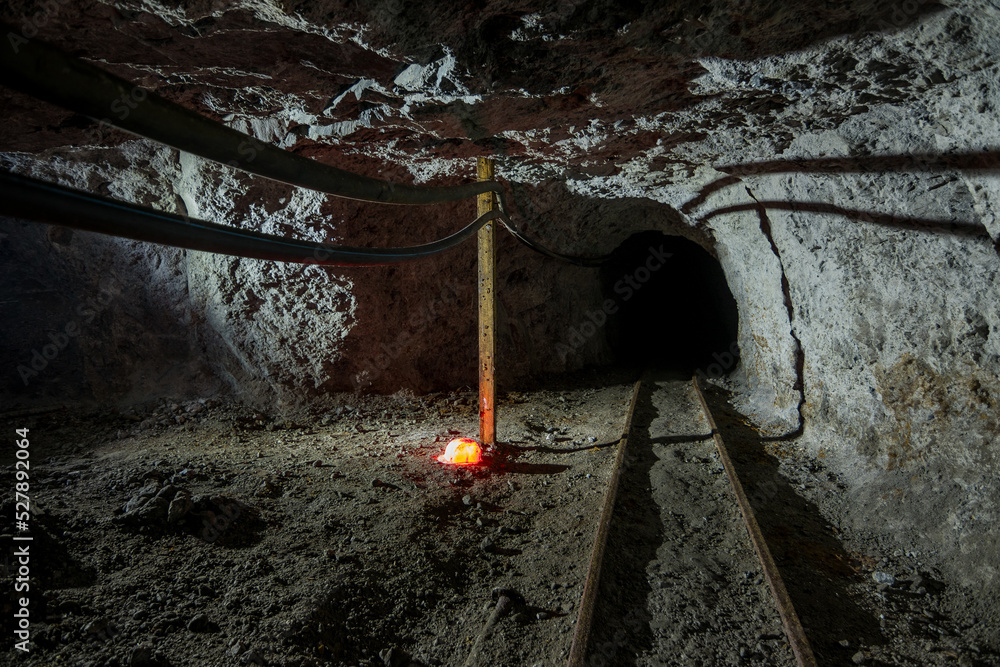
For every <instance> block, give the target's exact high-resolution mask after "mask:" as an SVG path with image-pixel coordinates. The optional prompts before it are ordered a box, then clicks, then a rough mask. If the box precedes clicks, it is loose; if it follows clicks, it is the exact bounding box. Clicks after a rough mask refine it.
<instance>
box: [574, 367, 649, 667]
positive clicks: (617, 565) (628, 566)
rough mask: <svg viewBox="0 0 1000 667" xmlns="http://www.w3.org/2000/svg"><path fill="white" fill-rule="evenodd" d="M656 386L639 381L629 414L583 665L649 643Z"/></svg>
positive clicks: (617, 660)
mask: <svg viewBox="0 0 1000 667" xmlns="http://www.w3.org/2000/svg"><path fill="white" fill-rule="evenodd" d="M655 390H656V387H655V385H653V384H652V383H650V382H645V381H644V382H643V384H642V386H641V387H640V389H639V396H638V398H637V400H636V405H635V411H634V413H633V415H632V428H631V430H630V432H629V436H628V437H629V442H628V456H627V459H628V463H627V464H626V465H625V466H623V468H622V471H621V478H620V480H619V487H618V494H617V498H616V502H615V509H614V517H613V518H612V520H611V526H610V528H609V531H608V542H607V543H608V546H609V548H608V551H607V552H606V554H605V557H604V562H603V566H602V568H601V581H600V587H599V589H598V597H597V603H596V604H595V607H594V625H593V626H592V628H591V635H590V640H589V642H588V651H587V653H588V661H587V664H588V665H628V664H631V663H630V662H629V657H630V656H634V655H636V654H638V653H642V652H645V651H648V650H650V649H651V648H652V647H653V641H654V637H653V632H652V629H651V627H650V621H651V620H652V616H651V615H650V613H649V611H648V609H647V607H646V599H647V598H648V596H649V593H650V591H651V590H652V589H651V587H650V585H649V581H648V579H647V575H646V566H647V564H648V563H650V562H651V561H653V560H655V559H656V550H657V547H658V546H659V545H660V544H661V543H662V541H663V533H664V531H663V522H662V520H661V519H660V508H659V506H658V505H657V503H656V501H655V499H654V498H653V492H652V489H651V488H650V485H649V478H650V471H651V470H652V468H653V466H654V465H655V464H656V462H657V460H658V459H657V456H656V454H655V453H654V451H653V447H652V443H651V442H650V438H649V428H648V427H649V425H650V423H651V422H652V421H653V419H655V418H656V416H657V415H658V411H657V409H656V408H655V407H654V406H653V401H652V397H653V392H654V391H655ZM622 545H628V548H622Z"/></svg>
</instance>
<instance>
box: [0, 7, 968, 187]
mask: <svg viewBox="0 0 1000 667" xmlns="http://www.w3.org/2000/svg"><path fill="white" fill-rule="evenodd" d="M360 5H365V6H360ZM904 5H905V6H901V7H895V6H890V7H888V8H886V7H885V3H877V2H871V1H867V2H847V3H791V2H760V3H747V2H741V3H737V2H724V1H715V2H708V3H706V2H702V1H699V2H683V3H640V2H632V3H617V2H600V1H596V2H562V3H538V2H523V3H516V2H498V3H483V4H482V5H479V4H475V3H469V4H463V3H447V2H436V3H406V2H401V1H400V0H393V1H391V2H375V3H354V2H344V3H340V2H307V3H276V2H266V1H263V0H253V1H247V2H239V3H218V2H212V3H200V2H196V3H184V4H183V5H181V6H175V5H173V4H169V3H157V2H125V3H113V4H112V3H102V2H64V3H59V2H53V3H51V4H48V5H46V4H42V5H41V6H39V3H17V2H15V3H10V4H8V6H7V8H6V9H5V10H4V12H3V19H4V20H6V21H7V22H8V23H11V24H13V25H15V26H18V27H21V29H22V32H23V33H24V34H32V33H33V28H35V27H37V35H38V37H39V38H41V39H44V40H46V41H49V42H50V43H53V44H56V45H58V46H61V47H63V48H65V49H67V50H70V51H72V52H73V53H75V54H77V55H80V56H83V57H86V58H88V59H92V60H94V61H96V62H98V63H101V64H103V65H105V66H106V67H108V68H109V69H111V70H112V71H114V72H115V73H117V74H119V75H121V76H124V77H126V78H127V79H129V80H132V81H135V82H136V83H139V84H141V85H143V86H146V87H148V88H150V89H153V90H156V91H157V92H159V93H161V94H163V95H165V96H167V97H169V98H171V99H173V100H175V101H178V102H180V103H182V104H184V105H186V106H190V107H192V108H195V109H198V110H199V111H201V112H203V113H205V114H208V115H210V116H213V117H216V118H218V119H221V120H225V121H226V122H228V123H230V124H231V125H234V126H236V127H241V128H242V129H246V130H250V131H252V132H253V133H255V134H257V135H258V136H260V138H262V139H267V140H270V141H274V142H276V143H279V144H280V145H282V146H285V147H289V148H292V149H294V150H295V151H297V152H300V153H303V154H306V155H310V156H314V157H316V158H318V159H323V160H329V161H331V162H343V161H344V160H347V161H348V162H351V163H353V162H364V161H365V160H364V158H366V157H371V158H377V159H379V160H382V159H390V160H395V161H402V162H405V163H406V164H408V165H410V168H411V171H413V172H414V175H415V176H416V177H417V178H418V179H420V178H427V177H430V176H434V175H438V174H439V173H440V172H441V171H442V170H444V171H447V170H446V169H443V168H442V167H441V166H440V165H436V164H434V163H433V159H434V158H449V159H450V158H456V157H468V156H472V155H477V154H482V153H483V152H489V153H493V154H501V155H507V156H510V157H511V158H513V159H514V161H515V162H516V163H517V164H518V166H519V167H521V168H532V169H534V170H535V173H537V174H539V175H542V174H547V173H552V172H553V171H554V172H557V173H558V172H562V171H564V170H566V169H569V170H571V173H572V174H577V175H580V176H609V175H613V174H618V173H621V172H622V171H623V170H628V169H634V168H639V167H641V168H642V169H644V170H646V171H649V172H652V173H653V174H658V175H659V178H660V179H661V180H663V181H667V182H670V181H673V180H678V179H683V178H684V177H685V176H686V175H689V174H690V172H691V171H692V170H695V169H697V167H698V166H700V165H701V164H704V163H705V162H706V161H708V160H710V159H711V157H712V156H710V155H698V156H695V155H686V154H685V151H683V150H681V151H675V150H674V149H676V148H678V147H683V146H684V145H685V144H690V143H691V142H693V141H697V140H700V139H704V138H705V137H706V136H709V135H712V134H717V133H738V134H743V135H746V138H745V141H746V142H747V143H751V142H752V141H753V139H754V138H757V139H764V138H766V139H767V141H769V142H771V144H772V150H774V151H775V152H780V150H782V148H783V147H787V146H788V144H789V143H790V141H791V139H792V135H793V133H794V132H796V131H797V130H801V129H807V128H813V129H817V128H824V127H831V126H833V125H835V124H837V123H839V122H840V121H842V120H843V119H844V118H845V117H847V116H849V115H852V114H857V113H859V112H863V111H865V110H867V108H868V105H871V104H873V103H879V104H885V103H892V102H901V101H903V100H905V99H907V98H908V97H910V96H912V94H913V92H914V91H919V90H921V89H926V88H927V87H929V86H933V85H937V84H941V83H944V82H945V81H947V80H948V79H950V78H953V76H954V74H952V73H949V72H942V71H941V70H940V69H939V68H938V67H937V66H936V65H935V62H934V60H932V59H926V58H918V57H915V56H914V55H913V54H907V53H905V52H900V51H897V50H895V49H892V48H889V49H884V50H875V51H874V52H872V53H870V54H864V55H862V54H855V53H852V49H848V48H833V49H827V50H826V51H824V52H823V53H822V54H821V55H820V57H816V54H815V53H812V54H808V55H805V54H804V53H803V52H804V51H805V52H806V53H808V50H809V49H813V48H815V47H817V46H818V45H821V44H823V43H824V42H826V41H827V40H830V39H832V38H835V37H838V36H844V35H852V34H854V35H861V34H864V33H865V32H866V31H881V32H884V31H885V29H886V27H889V28H890V29H891V30H896V29H898V28H903V27H906V26H908V25H911V24H914V23H918V22H920V21H921V20H923V19H924V18H925V17H926V16H927V15H928V14H932V13H934V12H940V11H942V10H944V9H945V8H944V7H943V6H942V5H940V4H937V3H924V4H920V3H917V2H916V1H915V0H914V1H912V2H909V3H904ZM26 17H27V18H26ZM961 19H965V20H967V19H966V17H961ZM924 37H925V38H926V39H931V38H933V35H924ZM859 55H860V56H861V57H860V59H859V57H858V56H859ZM866 56H867V57H866ZM967 56H968V58H969V60H970V62H969V63H968V64H969V68H970V69H973V68H975V67H976V66H981V65H982V64H984V63H985V62H986V60H987V55H986V54H981V53H980V54H977V53H968V54H967ZM762 58H769V60H768V65H767V67H760V66H749V65H746V64H743V65H742V66H741V63H738V62H733V61H731V60H719V59H738V60H750V61H752V60H755V59H762ZM977 60H978V61H980V62H976V61H977ZM2 95H3V98H4V99H3V103H4V105H5V107H6V108H8V109H9V112H10V113H9V114H8V119H9V122H8V123H7V124H6V125H5V128H4V129H3V131H2V132H3V134H2V139H3V142H4V145H5V146H6V147H7V148H8V150H38V149H41V148H47V147H52V146H57V145H79V144H82V143H93V142H94V139H95V136H94V128H93V125H92V123H91V122H90V121H88V120H87V119H84V118H81V117H79V116H75V115H72V114H69V113H67V112H64V111H61V110H58V109H54V108H51V107H49V106H48V105H43V104H38V103H35V102H33V101H32V100H28V99H24V98H22V97H21V96H18V95H11V94H10V93H9V91H3V93H2ZM779 119H780V122H776V121H778V120H779ZM123 139H124V137H101V138H100V141H101V143H104V144H107V143H109V142H112V143H113V142H116V141H121V140H123ZM719 152H720V153H721V151H719ZM719 156H720V155H717V156H716V157H719ZM637 162H638V163H640V164H636V163H637ZM370 168H372V169H374V168H377V167H375V166H372V167H370Z"/></svg>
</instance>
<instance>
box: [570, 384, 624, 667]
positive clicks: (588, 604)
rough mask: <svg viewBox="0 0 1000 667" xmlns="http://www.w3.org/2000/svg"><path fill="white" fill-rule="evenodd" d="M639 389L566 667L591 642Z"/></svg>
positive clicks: (579, 664) (579, 660)
mask: <svg viewBox="0 0 1000 667" xmlns="http://www.w3.org/2000/svg"><path fill="white" fill-rule="evenodd" d="M641 386H642V378H640V379H639V380H638V381H637V382H636V383H635V387H634V388H633V389H632V401H631V402H630V403H629V408H628V415H627V416H626V417H625V424H624V425H623V427H622V437H621V440H620V441H619V443H618V453H617V454H616V455H615V463H614V470H613V471H612V473H611V481H610V482H609V483H608V491H607V494H606V495H605V496H604V509H603V510H602V511H601V519H600V522H599V523H598V524H597V534H596V535H595V537H594V547H593V549H592V550H591V554H590V565H589V566H588V568H587V580H586V582H584V585H583V595H582V596H581V598H580V613H579V614H578V615H577V620H576V628H575V630H574V632H573V643H572V645H571V646H570V650H569V660H568V661H567V663H566V664H567V667H583V664H584V660H585V659H586V657H587V644H588V642H589V640H590V626H591V625H592V624H593V620H594V607H595V605H596V603H597V591H598V589H599V588H600V585H601V567H602V563H603V562H604V550H605V548H606V547H607V543H608V533H609V530H610V527H611V518H612V516H613V515H614V510H615V499H616V498H617V496H618V481H619V479H620V478H621V470H622V466H623V464H624V462H625V450H626V448H627V447H628V436H629V432H630V431H631V430H632V415H633V414H634V413H635V405H636V403H637V402H638V399H639V389H640V387H641Z"/></svg>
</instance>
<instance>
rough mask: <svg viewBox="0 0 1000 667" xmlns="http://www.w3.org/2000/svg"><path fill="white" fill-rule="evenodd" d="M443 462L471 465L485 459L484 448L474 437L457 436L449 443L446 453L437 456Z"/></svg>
mask: <svg viewBox="0 0 1000 667" xmlns="http://www.w3.org/2000/svg"><path fill="white" fill-rule="evenodd" d="M437 460H438V461H440V462H441V463H451V464H453V465H460V466H464V465H470V464H473V463H479V462H480V461H482V460H483V455H482V450H480V449H479V443H478V442H476V441H475V440H473V439H472V438H455V439H454V440H452V441H451V442H449V443H448V447H447V448H446V449H445V450H444V454H442V455H441V456H439V457H437Z"/></svg>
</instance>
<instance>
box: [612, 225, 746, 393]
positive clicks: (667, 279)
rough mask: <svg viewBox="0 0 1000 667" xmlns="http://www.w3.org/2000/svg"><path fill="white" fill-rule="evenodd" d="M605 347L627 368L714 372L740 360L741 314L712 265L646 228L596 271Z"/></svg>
mask: <svg viewBox="0 0 1000 667" xmlns="http://www.w3.org/2000/svg"><path fill="white" fill-rule="evenodd" d="M601 282H602V285H603V289H604V295H605V297H606V299H608V300H611V301H612V302H613V303H614V304H615V306H614V308H615V312H613V313H612V314H610V315H609V317H608V324H607V327H608V339H609V345H610V347H611V349H612V351H613V353H614V355H615V358H616V359H617V360H618V361H619V362H620V363H622V364H627V365H630V366H635V367H638V366H655V367H658V368H662V369H665V370H666V369H669V370H674V371H677V372H680V373H682V374H683V373H686V374H691V373H693V372H694V371H695V370H697V369H702V370H703V372H706V369H709V368H711V371H710V372H712V373H714V374H716V375H720V374H723V373H729V372H731V371H733V370H735V368H736V366H737V364H738V363H739V344H738V340H737V336H738V333H739V313H738V311H737V305H736V300H735V299H734V298H733V295H732V293H731V292H730V291H729V286H728V284H727V283H726V277H725V274H724V273H723V271H722V266H721V265H720V264H719V262H718V260H716V259H715V258H713V257H712V256H711V255H710V254H709V253H708V251H706V250H705V249H704V248H702V247H701V246H700V245H698V244H697V243H695V242H693V241H690V240H688V239H686V238H683V237H680V236H668V235H665V234H663V233H661V232H656V231H646V232H640V233H638V234H634V235H632V236H630V237H629V238H628V239H626V240H625V241H623V242H622V243H621V245H619V246H618V247H617V248H615V250H614V252H613V253H612V254H611V259H610V261H609V262H608V263H607V264H606V265H605V266H603V267H602V269H601Z"/></svg>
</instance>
